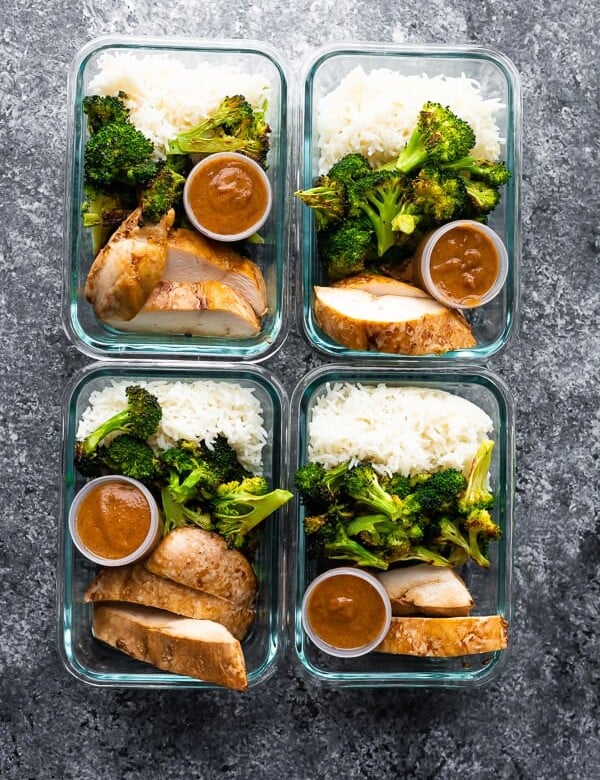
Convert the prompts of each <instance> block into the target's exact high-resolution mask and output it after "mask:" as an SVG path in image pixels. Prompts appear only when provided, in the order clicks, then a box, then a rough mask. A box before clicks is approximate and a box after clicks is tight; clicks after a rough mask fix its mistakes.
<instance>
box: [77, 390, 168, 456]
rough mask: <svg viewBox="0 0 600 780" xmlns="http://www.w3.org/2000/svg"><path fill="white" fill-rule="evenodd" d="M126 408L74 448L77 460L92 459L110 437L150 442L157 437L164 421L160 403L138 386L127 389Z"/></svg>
mask: <svg viewBox="0 0 600 780" xmlns="http://www.w3.org/2000/svg"><path fill="white" fill-rule="evenodd" d="M125 395H126V399H127V405H126V407H125V409H123V411H122V412H119V413H118V414H115V415H113V416H112V417H110V418H109V419H108V420H106V421H105V422H103V423H102V424H101V425H100V426H98V428H96V430H95V431H93V432H92V433H90V434H89V436H87V437H86V438H85V439H84V440H83V441H80V442H77V444H76V447H75V455H76V460H78V459H82V458H86V457H87V458H89V456H90V455H92V454H93V453H94V452H95V451H96V449H97V448H98V446H99V445H100V444H101V442H102V441H103V440H104V439H105V438H106V437H107V436H108V434H109V433H115V432H119V433H129V434H131V435H132V436H135V437H137V438H138V439H143V440H145V439H147V438H148V437H149V436H152V435H153V434H154V433H156V430H157V429H158V425H159V423H160V421H161V418H162V409H161V407H160V404H159V402H158V399H157V398H156V396H155V395H153V394H152V393H149V392H148V391H147V390H146V389H145V388H143V387H140V386H139V385H129V386H128V387H127V388H126V389H125Z"/></svg>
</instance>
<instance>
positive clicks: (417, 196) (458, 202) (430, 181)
mask: <svg viewBox="0 0 600 780" xmlns="http://www.w3.org/2000/svg"><path fill="white" fill-rule="evenodd" d="M411 189H412V204H413V207H414V208H415V210H416V212H417V213H418V214H422V215H423V223H424V225H427V226H433V225H438V224H441V223H443V222H449V221H450V220H452V219H454V218H455V217H456V216H457V215H458V214H460V212H461V210H462V209H463V207H464V204H465V197H466V193H465V185H464V183H463V181H462V179H461V178H460V177H458V176H454V175H452V174H450V173H448V172H446V171H441V170H439V169H438V168H433V167H429V166H428V167H425V168H422V169H421V170H420V171H419V173H418V174H417V175H416V176H415V177H414V179H413V180H412V182H411Z"/></svg>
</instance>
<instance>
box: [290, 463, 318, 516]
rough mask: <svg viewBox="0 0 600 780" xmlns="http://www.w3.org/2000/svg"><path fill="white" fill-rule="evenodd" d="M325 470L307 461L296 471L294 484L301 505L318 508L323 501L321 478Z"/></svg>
mask: <svg viewBox="0 0 600 780" xmlns="http://www.w3.org/2000/svg"><path fill="white" fill-rule="evenodd" d="M324 476H325V468H324V467H323V466H322V465H321V464H320V463H315V462H314V461H307V462H306V463H303V464H302V465H301V466H299V467H298V468H297V469H296V473H295V475H294V484H295V486H296V490H297V491H298V493H299V495H300V499H301V500H302V502H303V503H305V504H307V505H308V506H310V507H311V508H313V509H314V508H316V507H320V506H321V505H323V503H324V501H325V500H326V499H325V496H324V492H323V478H324Z"/></svg>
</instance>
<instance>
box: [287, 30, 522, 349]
mask: <svg viewBox="0 0 600 780" xmlns="http://www.w3.org/2000/svg"><path fill="white" fill-rule="evenodd" d="M358 67H360V68H362V69H363V70H364V71H365V73H367V74H368V73H370V72H371V71H373V70H375V69H378V68H385V69H388V70H391V71H394V72H395V73H398V74H400V75H402V76H422V75H425V76H428V77H433V76H437V75H440V74H441V75H444V76H447V77H453V78H457V77H460V76H461V75H464V76H465V77H466V78H468V79H474V80H476V81H477V82H479V84H480V88H481V94H482V96H483V98H484V99H492V98H493V99H496V100H497V101H499V103H500V104H501V105H502V108H501V109H500V110H499V111H498V112H497V113H496V114H495V116H496V122H497V124H498V128H499V135H500V138H501V139H504V142H503V143H502V145H501V152H500V159H502V160H504V161H505V163H506V165H507V166H508V168H509V169H510V171H511V173H512V175H511V179H510V181H509V183H508V184H507V185H505V186H503V187H502V197H501V200H500V203H499V205H498V206H497V207H496V209H495V210H494V212H493V213H492V214H491V215H490V217H489V221H488V224H489V226H490V227H491V228H493V229H494V230H495V231H496V232H497V233H498V235H499V236H500V238H501V239H502V241H503V242H504V244H505V246H506V249H507V252H508V274H507V278H506V282H505V284H504V286H503V289H502V290H501V292H500V293H499V294H498V295H497V297H495V298H494V300H492V301H490V302H489V303H487V304H485V305H484V306H481V307H478V308H477V309H473V310H472V311H469V312H468V314H467V319H468V321H469V323H470V324H471V327H472V329H473V335H474V337H475V339H476V342H477V344H476V346H474V347H472V348H468V349H461V350H455V351H452V352H447V353H445V354H442V355H419V356H414V357H413V356H410V355H396V354H387V353H382V352H370V351H360V350H352V349H348V348H347V347H344V346H342V345H341V344H339V343H337V342H336V341H334V340H333V339H332V338H331V337H330V336H328V335H327V334H326V333H325V332H324V331H323V330H322V329H321V328H320V326H319V325H318V324H317V322H316V319H315V316H314V311H313V297H314V296H313V287H314V285H323V284H325V285H326V284H327V279H326V277H325V275H324V273H323V270H322V269H321V268H320V266H319V263H318V258H317V236H316V232H315V228H314V220H313V217H312V213H311V210H310V209H309V208H307V207H306V206H303V205H302V204H301V203H300V202H297V203H296V204H295V219H297V222H298V225H299V230H298V252H299V254H300V256H301V269H302V270H301V287H302V296H301V304H300V305H299V308H300V306H301V311H299V312H298V317H299V320H300V321H301V322H302V325H303V329H304V335H305V338H306V339H307V341H308V342H309V343H310V344H311V345H312V346H313V347H315V348H316V349H317V350H319V352H321V353H323V354H325V355H327V356H329V357H341V358H346V359H356V360H362V361H364V360H379V361H394V362H415V361H417V360H418V361H419V363H423V362H426V363H432V364H433V363H435V364H440V363H444V362H457V361H459V360H466V359H468V360H473V361H482V360H484V359H486V358H488V357H490V356H491V355H493V354H495V353H496V352H498V351H499V350H500V349H502V348H503V347H504V346H506V344H507V343H508V341H509V339H510V337H511V336H512V334H513V332H514V329H515V326H516V322H517V318H518V313H519V262H520V251H521V249H520V244H521V226H520V207H519V198H520V181H521V92H520V80H519V75H518V72H517V71H516V69H515V66H514V65H513V63H512V62H511V61H510V60H509V59H508V58H507V57H505V56H504V55H503V54H501V53H499V52H497V51H495V50H492V49H486V48H482V47H479V46H459V47H450V46H447V47H445V46H426V45H422V46H402V45H398V46H396V45H394V44H381V45H377V44H372V43H365V44H347V45H345V46H340V45H339V44H338V45H337V46H335V47H325V48H323V49H321V50H320V51H318V52H317V53H316V54H315V55H314V56H313V57H312V58H311V60H310V62H309V63H308V65H307V66H306V69H305V75H304V86H303V95H302V97H301V99H302V100H303V104H302V107H301V111H302V116H301V127H302V133H303V139H304V141H303V146H302V159H301V162H300V165H299V171H300V173H299V180H298V181H297V182H296V185H297V188H298V189H308V188H310V187H312V186H313V183H314V180H315V177H316V176H317V175H318V173H319V147H318V141H319V138H318V120H319V117H318V110H319V103H320V100H321V99H322V98H323V97H324V96H325V95H327V94H329V93H330V92H331V91H332V90H334V89H336V88H337V87H338V86H339V85H340V83H341V81H342V80H343V79H344V78H345V77H346V76H347V75H348V74H349V73H351V72H352V71H353V70H354V69H355V68H358ZM426 100H428V96H427V94H423V102H425V101H426ZM398 151H400V150H398ZM296 200H298V199H296Z"/></svg>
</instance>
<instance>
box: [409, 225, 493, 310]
mask: <svg viewBox="0 0 600 780" xmlns="http://www.w3.org/2000/svg"><path fill="white" fill-rule="evenodd" d="M455 228H468V229H470V230H474V231H479V232H480V233H483V235H484V236H486V237H487V238H488V239H489V240H490V241H491V243H492V245H493V247H494V249H495V250H496V255H497V258H498V273H497V275H496V279H495V281H494V283H493V284H492V285H491V287H489V289H488V290H487V291H486V292H485V293H483V294H482V295H472V296H468V295H467V296H465V297H464V298H463V299H462V300H460V301H459V300H456V299H455V298H452V297H450V296H449V295H447V294H446V293H445V292H444V290H443V289H441V288H440V287H438V286H437V285H436V284H435V282H434V281H433V279H432V277H431V255H432V252H433V250H434V248H435V246H436V244H437V243H438V241H439V240H440V239H441V238H442V237H443V236H445V235H446V234H447V233H449V232H450V231H451V230H454V229H455ZM413 268H414V274H415V281H416V282H417V284H419V285H420V286H421V287H422V288H423V289H424V290H426V291H427V292H428V293H429V294H430V295H431V297H432V298H435V299H436V300H437V301H439V302H440V303H443V304H444V305H445V306H449V307H450V308H453V309H473V308H475V307H477V306H483V304H485V303H489V301H491V300H492V299H493V298H495V297H496V295H498V293H499V292H500V290H501V289H502V287H503V286H504V283H505V281H506V275H507V273H508V253H507V251H506V247H505V246H504V243H503V241H502V240H501V238H500V236H499V235H498V234H497V233H496V232H495V231H494V230H492V229H491V228H490V227H488V226H487V225H484V224H482V223H481V222H477V221H475V220H472V219H458V220H454V221H453V222H447V223H446V224H445V225H442V227H439V228H437V230H434V231H432V232H431V233H429V234H427V235H426V236H425V237H424V238H423V240H422V241H421V243H420V244H419V246H418V247H417V250H416V251H415V254H414V258H413Z"/></svg>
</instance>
